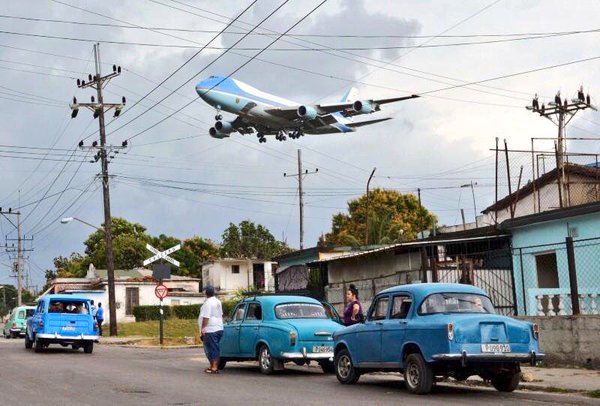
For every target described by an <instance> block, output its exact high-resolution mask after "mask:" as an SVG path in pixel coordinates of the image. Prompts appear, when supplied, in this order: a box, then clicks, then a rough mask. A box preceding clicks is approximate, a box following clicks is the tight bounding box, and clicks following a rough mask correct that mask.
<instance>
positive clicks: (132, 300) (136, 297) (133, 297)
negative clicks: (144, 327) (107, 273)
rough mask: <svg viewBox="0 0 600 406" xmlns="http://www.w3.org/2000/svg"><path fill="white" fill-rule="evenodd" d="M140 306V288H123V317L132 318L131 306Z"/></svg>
mask: <svg viewBox="0 0 600 406" xmlns="http://www.w3.org/2000/svg"><path fill="white" fill-rule="evenodd" d="M139 304H140V288H125V315H127V316H133V306H139Z"/></svg>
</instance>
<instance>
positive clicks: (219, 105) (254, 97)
mask: <svg viewBox="0 0 600 406" xmlns="http://www.w3.org/2000/svg"><path fill="white" fill-rule="evenodd" d="M196 92H197V93H198V95H199V96H200V97H201V98H202V100H204V101H205V102H206V103H208V104H209V105H211V106H213V107H215V109H217V110H219V111H226V112H228V113H232V114H235V115H237V116H239V117H240V118H241V119H242V120H243V121H244V122H246V123H249V124H253V125H255V126H258V127H262V128H263V129H264V130H265V131H268V132H274V131H279V130H293V129H295V128H299V127H300V126H302V122H301V121H299V120H298V119H296V120H289V119H287V118H284V117H279V116H277V115H274V114H270V113H269V112H267V111H268V110H272V109H276V108H289V107H293V106H298V105H299V104H298V103H296V102H293V101H291V100H287V99H284V98H281V97H278V96H275V95H272V94H269V93H266V92H263V91H260V90H258V89H256V88H254V87H252V86H250V85H248V84H246V83H243V82H240V81H239V80H236V79H232V78H225V77H223V76H211V77H209V78H208V79H205V80H203V81H201V82H200V83H198V84H197V85H196ZM336 120H337V121H336V122H334V123H331V124H327V123H321V125H318V126H313V127H312V128H304V129H303V132H306V133H307V134H327V133H344V132H353V131H355V130H354V128H351V127H348V126H346V125H345V124H344V123H343V121H344V117H343V116H342V115H341V114H337V115H336Z"/></svg>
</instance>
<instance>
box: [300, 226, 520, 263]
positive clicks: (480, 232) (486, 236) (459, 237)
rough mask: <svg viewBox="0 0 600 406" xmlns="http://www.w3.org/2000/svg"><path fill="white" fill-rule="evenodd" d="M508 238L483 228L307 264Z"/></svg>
mask: <svg viewBox="0 0 600 406" xmlns="http://www.w3.org/2000/svg"><path fill="white" fill-rule="evenodd" d="M464 235H469V237H464ZM507 237H509V234H506V233H502V232H500V231H497V230H495V229H494V231H493V232H491V230H490V227H481V228H479V229H474V230H467V231H457V232H455V233H447V234H440V235H437V236H434V237H429V238H426V239H422V240H416V241H410V242H403V243H398V244H391V245H388V246H385V247H381V248H376V249H372V250H369V251H363V252H353V253H350V254H347V255H340V256H337V257H334V258H325V259H322V260H318V261H313V262H310V263H307V264H306V265H308V266H311V265H312V266H315V265H318V264H322V263H327V262H332V261H339V260H343V259H348V258H355V257H360V256H363V255H371V254H375V253H379V252H387V251H394V250H396V249H402V248H416V247H425V246H431V245H442V244H450V243H459V242H472V241H482V240H491V239H496V238H507Z"/></svg>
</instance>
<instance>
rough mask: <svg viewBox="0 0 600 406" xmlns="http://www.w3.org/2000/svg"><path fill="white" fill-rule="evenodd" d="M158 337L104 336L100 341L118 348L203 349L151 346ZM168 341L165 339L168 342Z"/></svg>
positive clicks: (179, 346)
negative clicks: (151, 342) (150, 342)
mask: <svg viewBox="0 0 600 406" xmlns="http://www.w3.org/2000/svg"><path fill="white" fill-rule="evenodd" d="M156 340H158V339H157V338H156V337H144V336H127V337H110V336H102V337H100V338H99V339H98V341H99V343H100V344H103V345H117V346H130V347H137V348H171V349H175V348H201V347H202V345H196V344H181V345H163V346H160V345H156V344H154V345H149V344H147V342H148V341H156ZM167 340H168V339H165V341H167Z"/></svg>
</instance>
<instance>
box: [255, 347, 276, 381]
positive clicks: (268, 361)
mask: <svg viewBox="0 0 600 406" xmlns="http://www.w3.org/2000/svg"><path fill="white" fill-rule="evenodd" d="M258 366H259V367H260V372H262V373H263V374H267V375H269V374H272V373H273V356H272V355H271V350H269V347H267V346H266V345H261V346H260V348H259V349H258Z"/></svg>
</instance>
